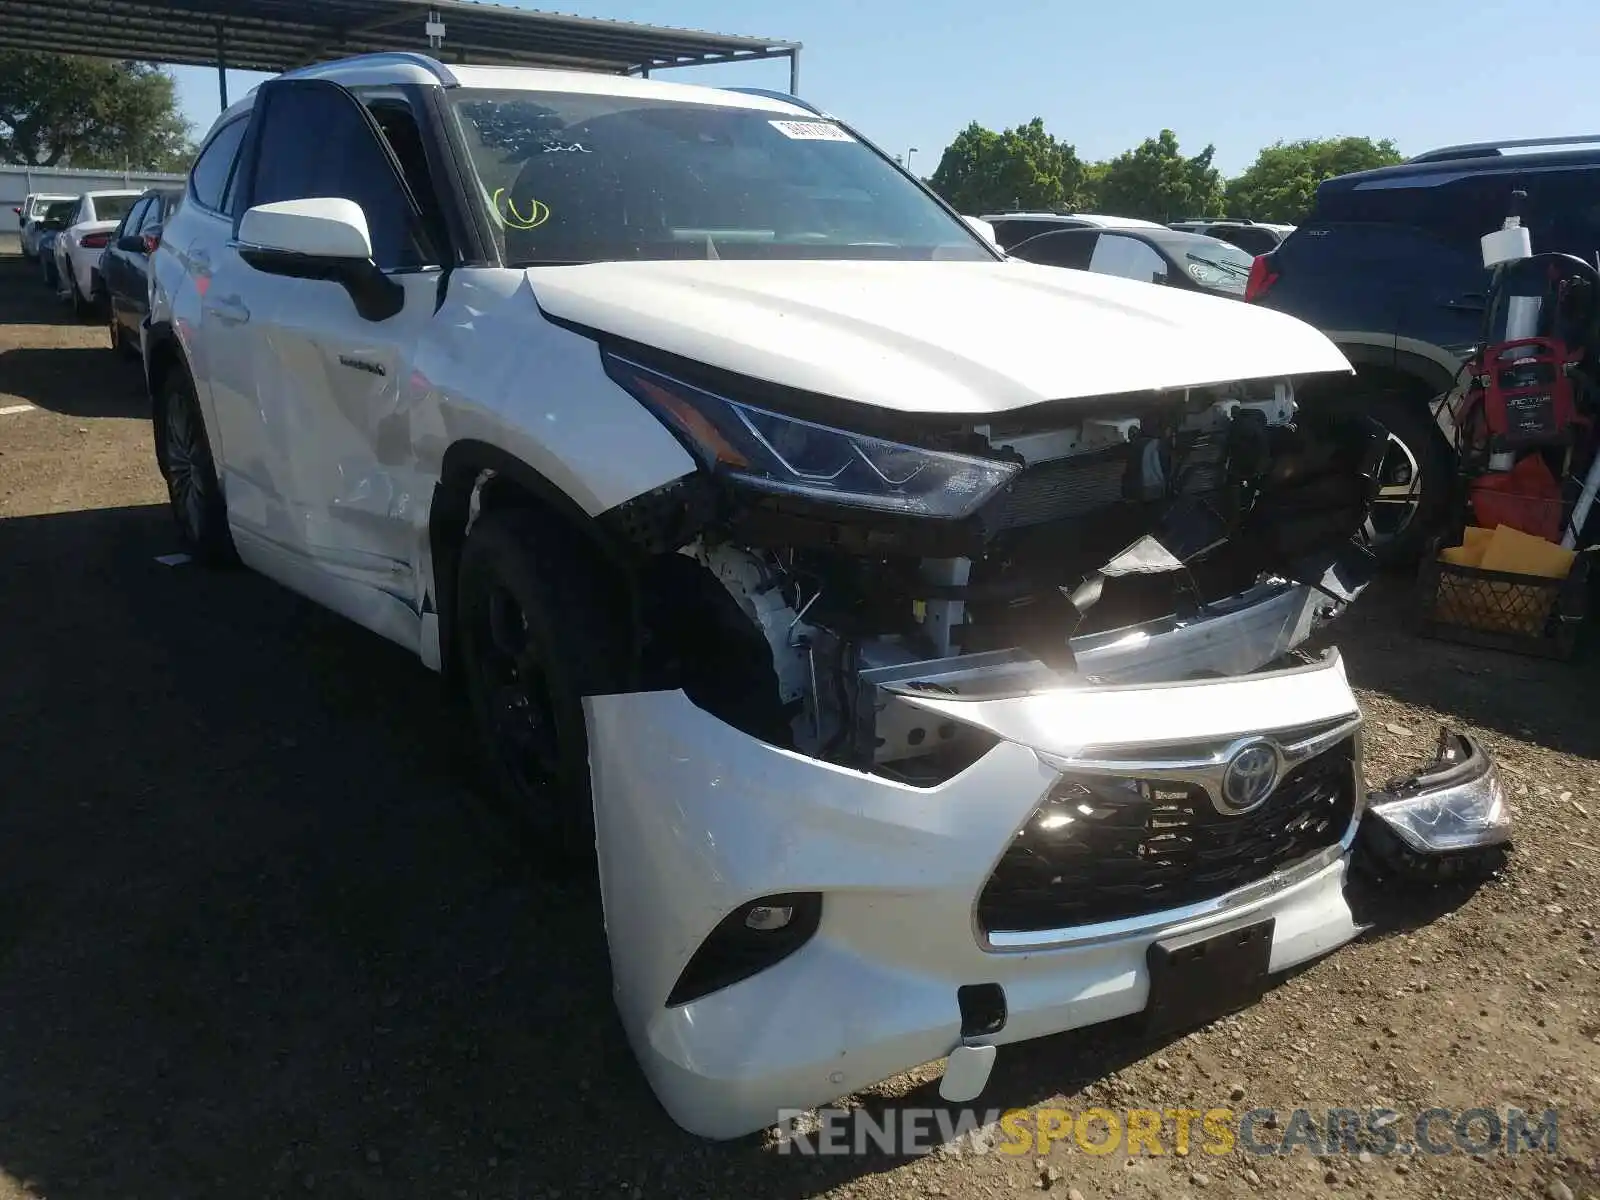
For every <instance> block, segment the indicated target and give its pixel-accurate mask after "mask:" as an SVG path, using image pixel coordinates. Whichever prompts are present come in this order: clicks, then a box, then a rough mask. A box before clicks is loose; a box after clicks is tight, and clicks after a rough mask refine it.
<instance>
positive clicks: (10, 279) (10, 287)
mask: <svg viewBox="0 0 1600 1200" xmlns="http://www.w3.org/2000/svg"><path fill="white" fill-rule="evenodd" d="M0 324H6V325H82V324H86V323H85V322H82V321H79V320H78V319H77V318H76V317H75V316H74V315H73V313H72V308H71V306H70V305H68V304H67V302H66V301H64V300H61V299H59V298H57V297H56V296H54V295H52V294H51V291H50V286H49V284H47V283H45V281H44V268H43V267H42V266H41V265H40V264H39V263H38V262H37V261H35V260H30V259H26V258H23V257H22V254H21V252H20V251H19V250H17V249H16V239H15V238H12V239H11V241H10V246H9V247H8V248H0Z"/></svg>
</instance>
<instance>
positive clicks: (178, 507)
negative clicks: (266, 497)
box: [155, 369, 238, 566]
mask: <svg viewBox="0 0 1600 1200" xmlns="http://www.w3.org/2000/svg"><path fill="white" fill-rule="evenodd" d="M155 415H156V422H157V426H156V436H157V437H158V438H159V439H160V442H159V453H158V455H157V459H158V461H159V462H160V465H161V474H162V475H163V476H164V477H165V478H166V481H167V500H168V503H169V504H170V505H171V508H172V517H173V521H174V522H175V523H176V525H177V526H178V536H179V538H180V539H181V540H182V542H183V548H184V549H185V550H187V551H188V553H189V556H190V557H191V558H193V559H194V560H195V561H196V562H199V563H203V564H204V565H206V566H226V565H228V564H230V563H233V562H236V561H237V560H238V555H237V554H236V552H235V551H234V547H233V535H232V534H231V533H229V532H228V509H227V505H226V504H225V503H224V502H223V498H222V485H221V484H220V483H219V482H218V480H217V469H216V462H215V460H214V459H213V458H212V456H211V441H210V439H209V438H208V437H207V436H206V426H205V421H204V420H203V419H202V417H201V415H200V403H199V401H198V400H197V399H196V398H195V392H194V384H193V383H192V382H191V381H190V379H189V376H188V374H187V373H185V372H184V371H181V370H176V369H174V370H171V371H169V372H167V376H166V378H165V379H164V380H162V383H161V388H160V392H159V398H158V402H157V404H156V412H155Z"/></svg>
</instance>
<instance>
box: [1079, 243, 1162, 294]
mask: <svg viewBox="0 0 1600 1200" xmlns="http://www.w3.org/2000/svg"><path fill="white" fill-rule="evenodd" d="M1089 269H1090V270H1091V271H1097V272H1099V273H1100V274H1102V275H1120V276H1122V277H1123V278H1124V279H1137V280H1139V281H1140V282H1142V283H1165V282H1166V281H1167V260H1166V259H1164V258H1162V257H1161V255H1160V254H1159V253H1158V252H1157V251H1156V250H1155V249H1154V248H1153V247H1151V246H1148V245H1146V244H1145V243H1144V242H1141V241H1139V240H1138V239H1137V238H1131V237H1127V236H1126V235H1124V234H1119V233H1103V234H1101V235H1100V241H1099V242H1098V243H1097V244H1096V245H1095V248H1094V255H1093V257H1092V258H1091V259H1090V260H1089Z"/></svg>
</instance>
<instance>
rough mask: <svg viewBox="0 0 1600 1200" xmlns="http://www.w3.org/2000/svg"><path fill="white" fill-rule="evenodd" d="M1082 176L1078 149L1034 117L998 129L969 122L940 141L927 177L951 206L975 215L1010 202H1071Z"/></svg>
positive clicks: (1033, 205) (1067, 204)
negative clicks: (935, 163) (938, 153)
mask: <svg viewBox="0 0 1600 1200" xmlns="http://www.w3.org/2000/svg"><path fill="white" fill-rule="evenodd" d="M1083 181H1084V166H1083V163H1082V162H1080V161H1079V159H1078V154H1077V151H1076V150H1075V149H1074V148H1073V147H1072V146H1071V145H1069V144H1068V143H1066V142H1062V141H1058V140H1056V138H1054V137H1053V136H1051V135H1050V134H1049V133H1048V132H1046V131H1045V127H1044V121H1043V120H1041V119H1040V118H1038V117H1035V118H1034V119H1033V120H1031V121H1029V122H1028V123H1027V124H1026V125H1018V126H1017V127H1016V128H1014V129H1007V130H1005V131H1004V132H1002V133H996V132H995V131H994V130H992V129H985V128H984V127H983V126H982V125H979V124H978V123H977V122H976V121H974V122H972V124H970V125H968V126H967V127H966V128H965V129H963V130H962V131H961V132H960V133H958V134H957V135H956V138H955V141H953V142H951V143H950V144H949V145H948V146H946V147H945V151H944V154H943V155H942V156H941V157H940V159H939V166H938V169H937V170H935V171H934V173H933V177H932V178H931V179H930V180H929V181H928V182H929V183H930V184H931V185H932V186H933V188H934V190H935V191H937V192H938V193H939V194H940V195H941V196H943V197H944V198H945V199H946V200H948V201H949V202H950V203H951V205H952V206H953V207H955V208H956V209H958V210H959V211H961V212H964V213H970V214H974V215H976V214H978V213H985V212H993V211H994V210H996V209H1001V208H1010V207H1012V206H1013V205H1018V206H1021V207H1023V208H1044V209H1048V208H1061V207H1075V206H1076V205H1077V204H1078V203H1079V201H1080V199H1081V193H1082V190H1083Z"/></svg>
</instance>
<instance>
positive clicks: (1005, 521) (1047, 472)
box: [984, 450, 1128, 532]
mask: <svg viewBox="0 0 1600 1200" xmlns="http://www.w3.org/2000/svg"><path fill="white" fill-rule="evenodd" d="M1127 471H1128V460H1127V452H1126V451H1125V450H1118V451H1116V452H1114V453H1112V454H1086V455H1077V456H1074V457H1071V458H1059V459H1056V460H1055V461H1053V462H1045V463H1040V464H1038V465H1037V466H1033V467H1029V468H1027V469H1026V470H1024V471H1023V472H1022V473H1021V474H1020V475H1018V476H1017V477H1016V479H1014V480H1013V481H1012V482H1011V485H1010V486H1009V487H1008V488H1007V489H1006V490H1005V491H1004V492H1003V493H1002V494H1001V495H1000V496H998V497H997V498H996V499H995V500H994V501H993V502H992V504H991V507H990V508H989V510H988V512H987V513H986V514H985V516H984V524H985V525H986V526H987V527H988V528H989V529H990V530H992V531H995V532H998V531H1000V530H1002V529H1021V528H1024V527H1026V526H1029V525H1042V524H1044V523H1045V522H1046V521H1062V520H1066V519H1067V518H1069V517H1081V516H1084V515H1086V514H1088V513H1092V512H1094V511H1096V510H1097V509H1101V508H1105V507H1107V506H1109V505H1112V504H1115V503H1117V502H1118V501H1119V500H1121V499H1122V481H1123V477H1124V476H1125V475H1126V474H1127Z"/></svg>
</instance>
